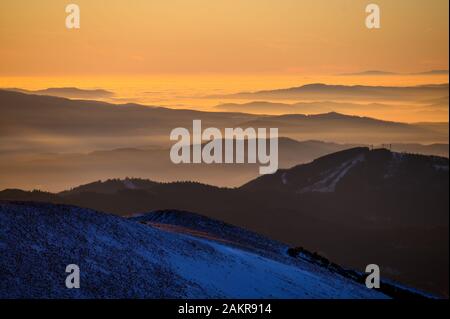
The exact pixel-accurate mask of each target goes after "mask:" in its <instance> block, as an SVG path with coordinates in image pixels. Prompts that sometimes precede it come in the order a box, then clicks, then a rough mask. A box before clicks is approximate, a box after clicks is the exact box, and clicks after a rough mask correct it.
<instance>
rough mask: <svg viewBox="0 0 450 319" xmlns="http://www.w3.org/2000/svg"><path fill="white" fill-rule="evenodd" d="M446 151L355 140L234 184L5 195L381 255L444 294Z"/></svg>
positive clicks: (352, 257) (344, 259) (113, 185)
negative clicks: (363, 144)
mask: <svg viewBox="0 0 450 319" xmlns="http://www.w3.org/2000/svg"><path fill="white" fill-rule="evenodd" d="M448 165H449V163H448V159H445V158H440V157H433V156H422V155H409V154H399V153H392V152H390V151H388V150H385V149H376V150H372V151H371V150H369V149H368V148H353V149H349V150H345V151H341V152H337V153H333V154H330V155H327V156H325V157H321V158H319V159H317V160H315V161H313V162H311V163H309V164H303V165H299V166H296V167H293V168H291V169H287V170H280V171H279V172H277V173H276V174H274V175H267V176H263V177H260V178H257V179H255V180H253V181H251V182H249V183H247V184H246V185H244V186H242V187H240V188H235V189H227V188H218V187H213V186H208V185H204V184H198V183H181V182H178V183H156V182H152V181H148V180H140V179H125V180H108V181H105V182H95V183H91V184H87V185H82V186H80V187H77V188H74V189H72V190H68V191H65V192H61V193H57V194H51V193H43V192H24V191H20V190H4V191H2V192H0V199H4V200H27V201H45V202H53V203H65V204H72V205H77V206H81V207H88V208H92V209H96V210H99V211H104V212H110V213H115V214H121V215H127V214H132V213H139V212H145V211H149V210H157V209H167V208H172V209H181V210H188V211H194V212H198V213H201V214H203V215H205V216H208V217H211V218H215V219H219V220H223V221H225V222H228V223H232V224H235V225H238V226H241V227H245V228H248V229H251V230H253V231H256V232H258V233H261V234H265V235H268V236H269V237H271V238H274V239H276V240H280V241H283V242H286V243H289V244H290V245H294V246H296V245H302V246H304V247H308V248H309V249H311V250H315V251H318V252H319V254H321V255H323V256H325V257H327V258H329V259H331V260H335V261H336V262H338V263H339V264H341V265H344V266H349V267H352V268H356V269H363V268H364V267H365V265H367V264H369V263H376V264H378V265H379V266H380V267H381V269H382V276H384V278H391V279H395V280H398V281H400V282H404V283H407V284H409V285H412V286H414V287H418V288H421V289H424V290H427V291H432V292H435V293H438V294H440V295H445V296H448V248H449V247H448V224H449V215H448V209H449V202H448V178H449V175H448V174H449V173H448Z"/></svg>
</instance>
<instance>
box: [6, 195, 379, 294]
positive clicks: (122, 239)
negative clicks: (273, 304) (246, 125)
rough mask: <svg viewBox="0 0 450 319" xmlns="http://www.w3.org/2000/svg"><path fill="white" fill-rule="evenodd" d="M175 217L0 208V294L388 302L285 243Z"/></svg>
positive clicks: (46, 207) (53, 208)
mask: <svg viewBox="0 0 450 319" xmlns="http://www.w3.org/2000/svg"><path fill="white" fill-rule="evenodd" d="M178 216H179V217H180V219H179V220H180V222H175V223H172V224H171V225H172V227H168V224H167V223H165V222H166V221H167V218H171V219H172V221H173V219H174V218H175V219H176V218H177V214H169V213H163V214H159V215H158V214H151V215H148V216H147V217H146V216H141V217H136V218H131V219H126V218H121V217H117V216H113V215H108V214H103V213H98V212H95V211H92V210H89V209H82V208H77V207H73V206H66V205H53V204H37V203H19V202H0V229H1V231H0V255H1V256H2V257H1V258H0V297H1V298H53V297H58V298H217V297H220V298H385V297H386V296H385V295H383V294H381V293H379V292H377V291H374V290H369V289H367V288H366V287H365V286H364V285H361V284H358V283H356V282H355V281H352V280H350V279H348V278H345V277H344V276H340V275H339V274H336V273H334V272H331V271H329V270H327V269H326V268H324V267H320V266H318V265H316V264H314V263H311V262H308V261H306V260H302V259H296V258H292V257H290V256H289V255H288V254H286V252H285V249H286V248H287V247H285V246H284V245H282V244H280V243H277V242H274V241H271V240H269V239H265V238H264V237H262V236H259V235H256V234H253V233H250V232H247V231H245V230H241V229H237V228H236V229H235V230H236V232H233V231H232V230H233V226H229V225H226V224H222V223H220V222H217V221H213V220H208V219H206V218H204V217H200V216H198V215H183V214H181V213H179V215H178ZM199 219H202V220H201V222H200V220H199ZM189 220H191V222H192V221H194V220H195V222H194V223H191V224H189V223H188V221H189ZM163 221H164V223H163ZM197 221H198V223H197ZM164 225H165V226H164ZM192 225H198V227H197V228H195V227H192ZM209 229H211V231H209ZM256 243H257V244H256ZM262 252H265V253H262ZM68 264H77V265H78V266H79V267H80V270H81V288H80V289H67V288H66V287H65V278H66V276H67V273H65V267H66V266H67V265H68Z"/></svg>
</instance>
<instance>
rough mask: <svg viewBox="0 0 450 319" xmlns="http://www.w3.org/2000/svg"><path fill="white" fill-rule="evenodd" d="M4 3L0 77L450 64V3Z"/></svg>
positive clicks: (332, 70) (411, 68) (403, 68)
mask: <svg viewBox="0 0 450 319" xmlns="http://www.w3.org/2000/svg"><path fill="white" fill-rule="evenodd" d="M71 2H73V3H77V4H78V5H79V6H80V8H81V29H80V30H68V29H66V28H65V17H66V13H65V12H64V8H65V5H66V4H68V3H69V1H61V0H41V1H29V0H14V1H12V0H11V1H9V0H4V1H1V2H0V41H1V46H0V61H1V62H0V76H3V77H7V76H71V75H74V76H75V75H78V76H79V75H113V74H114V75H124V74H126V75H155V74H190V75H192V74H196V75H198V74H205V73H211V74H327V75H332V74H336V73H341V72H355V71H361V70H368V69H378V70H380V69H381V70H389V71H396V72H419V71H425V70H431V69H447V68H448V44H449V43H448V4H449V2H448V0H432V1H427V0H395V1H392V0H377V1H376V3H377V4H379V5H380V7H381V14H382V17H381V24H382V28H381V29H380V30H369V29H367V28H366V27H365V24H364V21H365V17H366V13H365V11H364V9H365V6H366V5H367V4H368V3H371V1H365V0H241V1H230V0H189V1H186V0H151V1H149V0H128V1H125V0H122V1H119V0H74V1H71Z"/></svg>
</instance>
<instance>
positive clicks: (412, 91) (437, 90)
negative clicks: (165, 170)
mask: <svg viewBox="0 0 450 319" xmlns="http://www.w3.org/2000/svg"><path fill="white" fill-rule="evenodd" d="M445 96H448V83H445V84H429V85H418V86H404V87H400V86H365V85H352V86H349V85H327V84H323V83H314V84H307V85H303V86H299V87H292V88H286V89H276V90H264V91H256V92H241V93H236V94H229V95H215V96H214V97H215V98H227V99H252V100H261V99H265V100H276V99H278V100H283V99H291V100H292V99H296V100H310V101H324V100H325V101H329V100H334V101H417V100H422V99H431V98H439V97H445Z"/></svg>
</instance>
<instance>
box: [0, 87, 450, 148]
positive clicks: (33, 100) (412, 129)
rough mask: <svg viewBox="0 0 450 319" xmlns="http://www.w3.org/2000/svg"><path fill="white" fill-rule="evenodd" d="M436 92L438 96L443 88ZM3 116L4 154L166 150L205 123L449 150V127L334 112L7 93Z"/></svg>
mask: <svg viewBox="0 0 450 319" xmlns="http://www.w3.org/2000/svg"><path fill="white" fill-rule="evenodd" d="M428 89H430V90H434V89H432V88H427V90H428ZM435 89H436V90H437V91H441V88H440V86H437V87H436V88H435ZM446 96H448V92H447V95H446ZM422 98H423V99H425V98H426V95H424V96H422ZM0 114H1V115H2V116H1V117H0V133H1V135H2V138H3V142H2V145H1V148H0V151H6V150H30V149H34V150H36V149H38V150H40V151H41V152H48V151H50V152H59V151H61V149H62V150H63V151H64V152H66V153H67V152H73V151H95V150H99V149H112V148H129V147H141V146H143V145H148V144H159V145H165V146H168V145H169V141H168V136H169V135H170V132H171V130H172V129H173V128H176V127H185V128H191V127H192V120H193V119H200V120H202V125H203V127H205V128H206V127H217V128H219V129H223V128H225V127H243V128H246V127H248V126H253V125H256V126H253V127H277V128H279V135H280V136H284V137H289V138H293V139H297V140H311V139H313V140H323V141H327V142H337V143H351V144H383V143H422V144H423V143H426V144H430V143H448V123H440V124H433V126H424V125H420V126H417V125H414V124H405V123H397V122H389V121H381V120H376V119H373V118H364V117H358V116H348V115H343V114H339V113H335V112H331V113H325V114H316V115H310V116H305V115H300V114H299V115H292V114H291V115H283V116H263V115H254V114H245V113H236V112H235V113H230V112H200V111H192V110H174V109H168V108H162V107H147V106H142V105H137V104H123V105H116V104H109V103H105V102H98V101H80V100H68V99H64V98H57V97H51V96H38V95H30V94H23V93H18V92H10V91H2V90H0ZM17 119H20V122H18V121H17ZM259 125H265V126H259ZM80 141H82V142H80Z"/></svg>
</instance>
